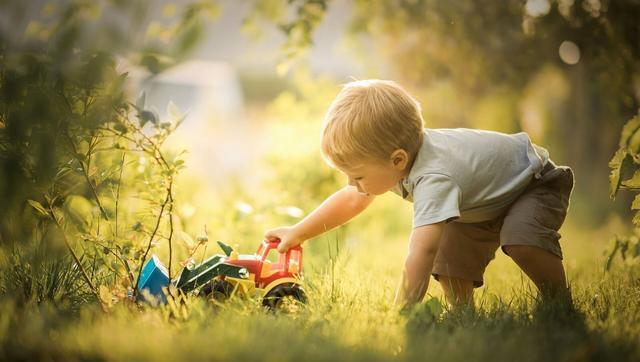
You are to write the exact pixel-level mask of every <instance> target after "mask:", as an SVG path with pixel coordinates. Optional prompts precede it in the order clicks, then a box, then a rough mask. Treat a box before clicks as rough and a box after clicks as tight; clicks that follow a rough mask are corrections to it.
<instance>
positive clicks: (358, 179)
mask: <svg viewBox="0 0 640 362" xmlns="http://www.w3.org/2000/svg"><path fill="white" fill-rule="evenodd" d="M353 179H354V180H356V181H360V180H362V177H354V178H353Z"/></svg>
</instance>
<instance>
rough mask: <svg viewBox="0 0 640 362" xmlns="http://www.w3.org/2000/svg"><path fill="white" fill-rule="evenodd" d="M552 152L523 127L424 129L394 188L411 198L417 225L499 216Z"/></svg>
mask: <svg viewBox="0 0 640 362" xmlns="http://www.w3.org/2000/svg"><path fill="white" fill-rule="evenodd" d="M548 159H549V154H548V152H547V151H546V150H545V149H544V148H542V147H539V146H536V145H534V144H532V143H531V140H530V139H529V135H527V134H526V133H524V132H521V133H516V134H504V133H500V132H493V131H484V130H473V129H466V128H456V129H444V128H443V129H425V130H424V142H423V144H422V146H421V147H420V150H419V152H418V155H417V156H416V159H415V161H414V163H413V165H412V167H411V171H410V173H409V175H408V176H407V177H405V178H404V179H403V180H401V181H400V182H399V183H398V184H397V185H396V186H395V187H394V188H393V189H392V191H393V192H395V193H396V194H398V195H400V196H402V197H403V198H404V199H406V200H409V201H412V202H413V210H414V213H413V227H414V228H416V227H419V226H423V225H429V224H434V223H437V222H441V221H451V220H455V221H457V222H463V223H473V222H481V221H487V220H492V219H494V218H496V217H498V216H500V215H501V214H502V213H503V212H505V211H506V209H507V208H508V207H509V206H510V205H511V203H513V202H514V201H515V200H516V198H517V197H518V196H519V195H520V194H521V193H522V191H523V190H524V189H525V187H526V186H527V185H528V184H529V182H530V181H531V179H532V177H534V176H535V175H538V176H539V173H540V171H541V170H542V168H543V166H544V165H545V164H546V162H547V160H548Z"/></svg>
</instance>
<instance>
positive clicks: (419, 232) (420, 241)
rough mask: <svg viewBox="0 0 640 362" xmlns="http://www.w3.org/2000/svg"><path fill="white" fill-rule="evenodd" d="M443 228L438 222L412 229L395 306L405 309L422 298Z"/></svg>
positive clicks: (442, 223)
mask: <svg viewBox="0 0 640 362" xmlns="http://www.w3.org/2000/svg"><path fill="white" fill-rule="evenodd" d="M443 227H444V222H440V223H437V224H431V225H425V226H420V227H418V228H415V229H413V232H412V233H411V241H410V243H409V254H408V255H407V259H406V260H405V263H404V271H403V273H402V280H401V282H400V287H399V288H398V292H397V293H396V300H395V304H396V305H399V306H400V307H402V308H405V307H408V306H411V305H413V304H414V303H417V302H419V301H420V300H422V297H424V294H425V293H426V291H427V287H428V286H429V278H430V277H431V270H432V269H433V261H434V259H435V258H436V253H437V252H438V247H439V245H440V236H441V235H442V229H443Z"/></svg>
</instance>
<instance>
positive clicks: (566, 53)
mask: <svg viewBox="0 0 640 362" xmlns="http://www.w3.org/2000/svg"><path fill="white" fill-rule="evenodd" d="M558 53H559V54H560V59H562V61H563V62H565V63H567V64H571V65H573V64H577V63H578V62H579V61H580V48H578V46H577V45H576V43H574V42H572V41H568V40H565V41H563V42H562V44H560V49H558Z"/></svg>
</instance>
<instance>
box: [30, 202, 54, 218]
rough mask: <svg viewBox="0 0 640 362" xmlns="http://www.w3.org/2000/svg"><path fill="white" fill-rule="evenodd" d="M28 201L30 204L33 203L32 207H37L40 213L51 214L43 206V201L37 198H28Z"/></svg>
mask: <svg viewBox="0 0 640 362" xmlns="http://www.w3.org/2000/svg"><path fill="white" fill-rule="evenodd" d="M27 202H28V203H29V205H31V207H33V208H34V209H36V210H37V211H38V212H39V213H40V214H42V215H44V216H49V213H48V212H47V210H46V209H45V208H44V206H42V204H41V203H39V202H38V201H35V200H27Z"/></svg>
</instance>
